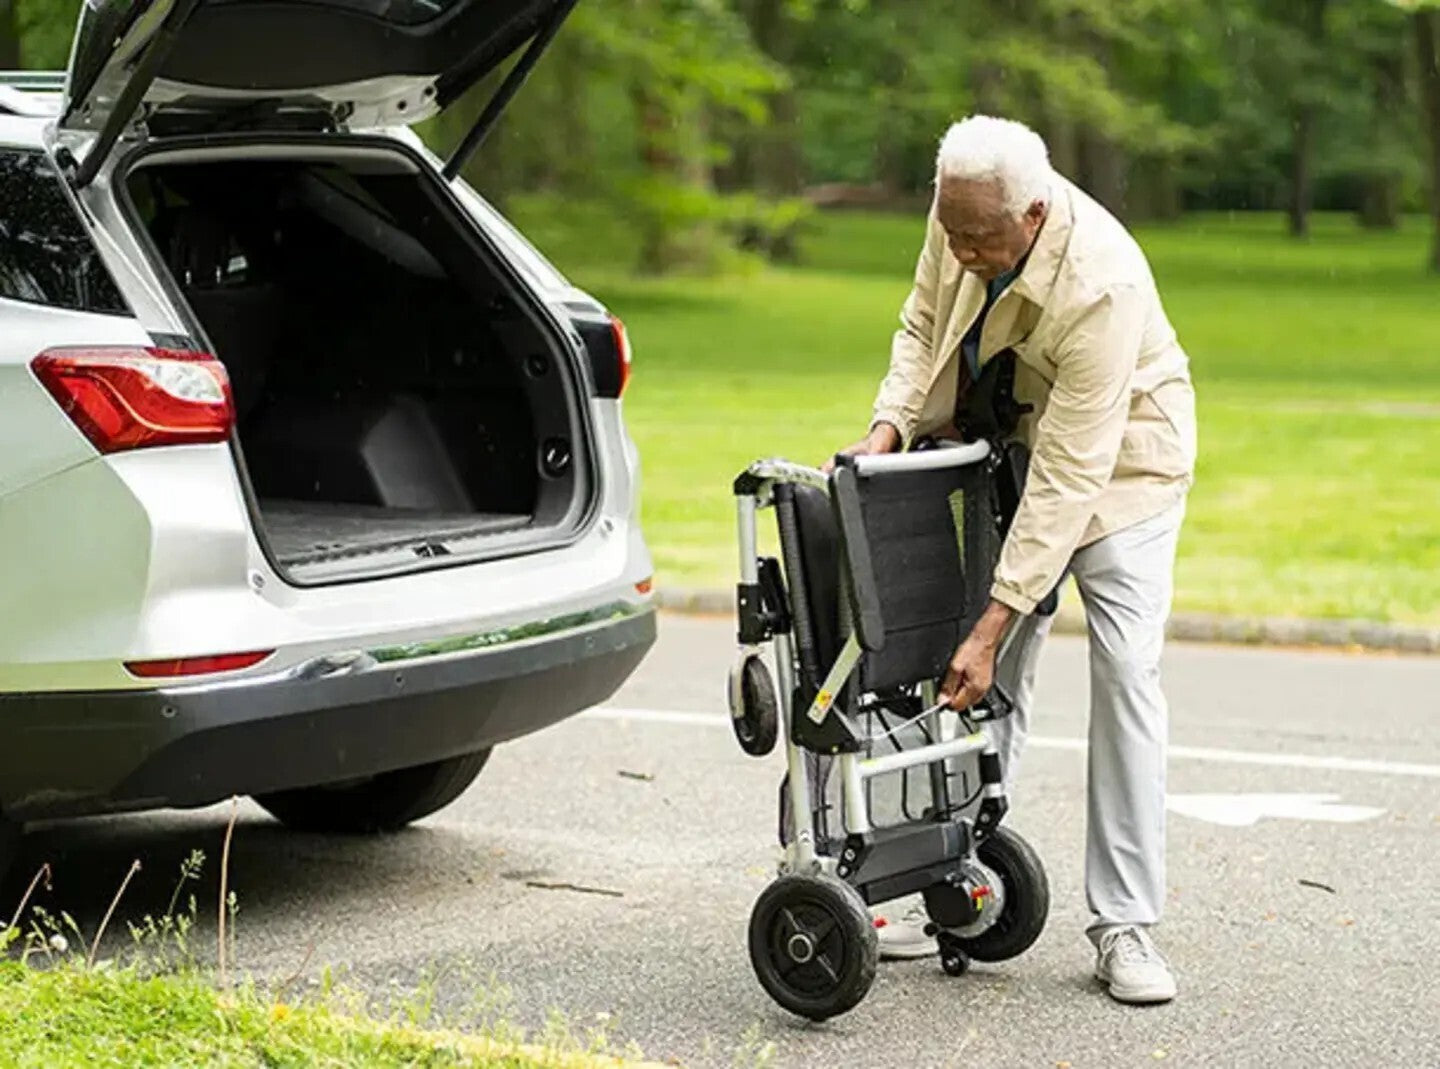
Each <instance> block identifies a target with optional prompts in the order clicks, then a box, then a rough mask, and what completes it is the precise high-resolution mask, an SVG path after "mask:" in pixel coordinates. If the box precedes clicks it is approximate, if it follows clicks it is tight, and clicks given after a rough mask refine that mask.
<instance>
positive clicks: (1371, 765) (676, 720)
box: [580, 705, 1440, 779]
mask: <svg viewBox="0 0 1440 1069" xmlns="http://www.w3.org/2000/svg"><path fill="white" fill-rule="evenodd" d="M580 715H581V716H584V717H589V718H591V719H595V720H635V721H638V722H641V723H648V724H678V725H681V726H683V727H706V728H728V727H729V726H730V718H729V717H728V716H716V715H715V714H714V713H686V712H682V711H680V710H678V709H627V708H622V707H619V706H609V705H603V706H599V707H597V708H595V709H590V710H588V711H587V712H584V713H582V714H580ZM1026 745H1027V746H1034V747H1035V748H1036V749H1039V750H1071V751H1075V752H1083V751H1084V750H1085V740H1084V739H1071V738H1063V737H1056V736H1050V735H1031V736H1030V738H1029V739H1027V740H1026ZM1170 756H1171V757H1172V758H1175V759H1177V760H1181V761H1211V762H1215V763H1217V764H1227V765H1266V766H1269V767H1271V768H1309V769H1316V770H1318V771H1323V772H1359V773H1363V774H1369V775H1373V776H1416V777H1419V778H1421V779H1440V765H1420V764H1414V763H1412V762H1407V761H1382V760H1378V759H1372V758H1363V757H1327V756H1323V755H1320V754H1290V753H1266V752H1264V751H1259V750H1221V749H1215V748H1212V747H1209V746H1171V747H1170Z"/></svg>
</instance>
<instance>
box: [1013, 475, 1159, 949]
mask: <svg viewBox="0 0 1440 1069" xmlns="http://www.w3.org/2000/svg"><path fill="white" fill-rule="evenodd" d="M1184 515H1185V504H1184V502H1183V501H1182V502H1180V503H1179V504H1176V505H1174V506H1172V507H1171V508H1170V509H1168V510H1167V511H1166V512H1164V513H1161V514H1160V515H1158V516H1155V517H1153V518H1152V519H1149V520H1145V521H1143V522H1141V523H1138V524H1136V525H1134V526H1132V527H1127V528H1125V529H1124V530H1121V531H1116V532H1115V533H1114V534H1111V535H1108V536H1106V537H1105V538H1102V539H1100V540H1099V541H1098V542H1094V543H1092V544H1091V545H1088V546H1086V547H1085V548H1084V549H1081V550H1079V551H1078V552H1077V553H1076V554H1075V556H1074V557H1073V558H1071V561H1070V567H1069V570H1068V574H1069V575H1071V576H1073V577H1074V579H1075V585H1076V587H1077V588H1078V589H1079V591H1080V600H1081V602H1082V603H1083V605H1084V607H1085V622H1086V628H1087V630H1088V632H1089V636H1090V731H1089V736H1090V737H1089V759H1088V768H1087V773H1086V799H1087V803H1086V835H1085V898H1086V901H1087V902H1088V904H1089V907H1090V912H1091V915H1092V920H1091V923H1090V925H1089V927H1088V928H1087V934H1088V935H1089V936H1090V938H1091V939H1092V941H1095V942H1097V943H1098V941H1099V938H1100V935H1101V934H1102V933H1103V932H1104V931H1105V929H1107V928H1110V927H1114V926H1115V925H1120V924H1137V925H1145V926H1148V925H1152V924H1155V923H1156V922H1158V921H1159V920H1160V915H1161V912H1162V910H1163V907H1164V904H1165V748H1166V741H1167V736H1168V730H1169V711H1168V709H1167V707H1166V704H1165V695H1164V694H1163V693H1162V692H1161V689H1160V653H1161V649H1162V648H1163V646H1164V642H1165V622H1166V619H1167V618H1168V617H1169V615H1170V602H1171V594H1172V591H1173V589H1174V569H1175V547H1176V544H1177V542H1178V540H1179V535H1180V526H1181V523H1182V521H1183V520H1184ZM1015 628H1016V630H1015V632H1014V636H1013V638H1012V640H1011V641H1010V643H1009V645H1008V646H1007V647H1006V648H1005V651H1004V654H1003V656H1002V657H1001V660H1000V663H999V664H998V665H997V666H996V678H997V679H998V680H999V681H1000V682H1001V683H1002V684H1003V685H1004V686H1005V687H1006V688H1007V689H1008V690H1009V692H1010V693H1011V695H1013V696H1014V698H1015V712H1014V714H1013V715H1012V716H1009V717H1007V718H1005V719H1004V720H999V721H995V722H993V723H991V724H989V725H987V730H989V731H990V732H992V735H991V738H992V739H993V740H994V742H995V746H996V749H998V750H999V751H1000V759H1001V766H1002V768H1003V770H1004V775H1005V781H1006V790H1007V793H1008V791H1009V790H1010V785H1011V784H1012V783H1013V782H1014V780H1015V775H1016V772H1017V770H1018V767H1019V763H1020V753H1021V750H1022V749H1023V747H1024V744H1025V737H1026V735H1027V734H1028V732H1029V725H1030V713H1031V709H1032V704H1033V702H1032V699H1033V696H1034V692H1035V668H1036V664H1037V662H1038V661H1039V655H1040V648H1041V646H1042V645H1043V642H1044V638H1045V635H1046V633H1047V632H1048V631H1049V629H1050V620H1049V619H1048V618H1040V617H1036V616H1027V617H1024V618H1022V619H1021V620H1019V621H1017V623H1016V624H1015Z"/></svg>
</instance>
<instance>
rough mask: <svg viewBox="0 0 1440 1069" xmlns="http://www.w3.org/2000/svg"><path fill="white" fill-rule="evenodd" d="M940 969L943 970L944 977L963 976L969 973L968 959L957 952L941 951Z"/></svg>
mask: <svg viewBox="0 0 1440 1069" xmlns="http://www.w3.org/2000/svg"><path fill="white" fill-rule="evenodd" d="M940 968H942V969H944V970H945V975H946V976H964V975H965V974H966V973H967V972H969V971H970V959H969V958H967V957H966V956H965V955H964V954H962V953H961V952H960V951H958V950H951V951H948V952H947V951H942V952H941V954H940Z"/></svg>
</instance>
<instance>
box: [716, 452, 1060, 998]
mask: <svg viewBox="0 0 1440 1069" xmlns="http://www.w3.org/2000/svg"><path fill="white" fill-rule="evenodd" d="M927 444H928V445H929V447H928V448H926V447H922V448H919V449H917V450H915V451H912V452H907V453H900V454H891V455H884V456H863V457H848V456H840V457H837V458H836V466H835V469H834V471H833V472H832V473H831V474H830V475H828V476H827V475H824V474H822V473H821V472H820V471H819V470H817V469H814V468H808V467H804V466H801V465H798V464H793V463H789V462H787V461H783V460H765V461H759V462H757V463H755V464H753V465H751V466H750V467H749V468H748V469H747V470H746V471H745V472H743V473H742V474H741V475H740V476H739V477H738V478H737V479H736V480H735V486H734V489H735V494H736V498H737V505H738V533H739V542H740V573H741V578H740V583H739V585H738V588H737V614H738V622H739V641H740V656H739V658H738V660H737V663H736V665H735V667H734V669H733V670H732V672H731V675H730V679H729V702H730V711H731V716H732V725H733V727H734V730H735V735H736V738H737V741H738V742H739V743H740V746H741V747H742V748H743V749H744V750H745V751H746V752H747V753H750V754H752V755H755V756H762V755H764V754H767V753H769V752H770V751H771V750H773V748H774V746H775V744H776V742H777V739H778V738H779V736H780V734H781V732H782V731H783V734H784V745H785V754H786V765H787V773H786V776H785V780H784V782H783V783H782V785H781V828H780V837H781V841H782V842H783V843H784V844H785V857H784V861H783V862H782V864H781V866H780V875H779V876H778V878H777V879H775V880H774V882H772V883H771V884H770V886H769V887H768V888H766V890H765V891H764V892H763V893H762V894H761V895H760V898H759V900H758V901H757V902H756V904H755V907H754V910H753V912H752V914H751V918H750V932H749V949H750V959H751V963H752V965H753V966H754V969H755V973H756V975H757V977H758V978H759V980H760V983H761V985H762V986H763V987H764V988H765V990H766V991H767V992H768V993H769V994H770V996H771V997H772V998H773V999H774V1000H775V1001H776V1002H777V1003H779V1004H780V1005H781V1006H783V1007H784V1008H785V1009H787V1010H789V1011H791V1012H792V1013H795V1014H797V1015H800V1016H802V1017H806V1018H809V1019H812V1020H816V1021H821V1020H825V1019H827V1018H830V1017H834V1016H837V1015H839V1014H842V1013H845V1012H847V1011H848V1010H850V1009H852V1008H854V1007H855V1006H856V1005H858V1004H859V1003H860V1001H861V1000H862V999H864V997H865V995H866V994H867V992H868V991H869V989H870V986H871V984H872V982H873V981H874V978H875V971H876V963H877V958H878V938H877V932H876V929H875V924H874V922H873V921H872V919H871V916H870V914H869V911H868V909H867V907H868V906H873V905H877V904H880V903H883V902H888V901H891V900H893V899H897V898H900V897H902V896H907V895H912V894H915V893H917V892H918V893H920V894H921V895H923V897H924V902H925V908H926V912H927V913H928V915H929V918H930V923H929V925H927V929H926V931H927V933H928V934H930V935H932V936H933V937H934V938H935V939H936V941H937V949H938V952H939V958H940V962H941V965H942V967H943V969H944V970H945V972H947V973H948V974H950V975H953V976H959V975H961V974H963V973H964V972H965V971H966V969H967V968H968V967H969V963H970V961H971V960H972V959H973V960H976V961H986V962H993V961H1002V960H1006V959H1009V958H1013V957H1015V956H1017V955H1019V954H1021V953H1023V952H1024V951H1025V950H1026V949H1028V948H1029V947H1030V946H1031V944H1032V943H1034V941H1035V939H1036V938H1037V937H1038V936H1039V935H1040V932H1041V930H1042V928H1043V927H1044V925H1045V921H1046V918H1047V915H1048V912H1049V888H1048V883H1047V881H1046V876H1045V871H1044V868H1043V866H1042V865H1041V863H1040V860H1039V858H1038V857H1037V856H1036V854H1035V853H1034V851H1033V850H1032V849H1031V848H1030V847H1029V845H1028V844H1026V843H1025V841H1024V840H1023V839H1021V837H1020V836H1018V835H1016V834H1015V833H1014V832H1013V831H1011V830H1010V829H1009V828H1007V827H1004V826H1003V824H1002V821H1003V819H1004V817H1005V813H1006V807H1007V802H1006V796H1005V792H1004V785H1003V778H1002V774H1001V763H1000V756H999V754H998V753H997V752H996V750H995V748H994V746H993V745H992V743H991V742H990V740H989V739H988V737H987V735H986V734H985V732H984V730H983V726H982V725H983V723H984V722H985V721H989V720H993V719H996V718H999V717H1003V716H1006V715H1008V714H1009V713H1010V712H1011V710H1012V705H1011V699H1010V697H1009V696H1008V695H1007V694H1006V693H1005V692H1004V690H1003V689H1002V688H1001V687H999V686H996V687H993V688H992V689H991V692H990V694H988V695H987V696H986V697H985V698H984V699H983V700H982V701H981V702H980V703H978V704H977V705H975V706H974V707H972V708H970V709H968V710H965V711H964V712H960V713H957V712H954V711H952V710H950V709H948V708H947V707H945V705H944V704H943V703H942V702H940V701H939V700H937V691H938V687H939V684H940V682H941V681H942V679H943V676H944V673H945V670H946V668H947V666H948V664H949V661H950V657H951V655H952V654H953V653H954V651H955V648H956V647H957V646H958V645H959V643H960V642H961V640H962V639H964V637H965V636H966V634H968V632H969V629H970V627H971V626H972V625H973V624H974V623H975V621H976V620H977V619H978V618H979V616H980V613H981V612H982V611H983V610H984V608H985V606H986V604H987V602H988V597H989V589H990V586H991V582H992V578H993V574H994V569H995V564H996V561H997V558H998V555H999V548H1000V545H1001V544H1002V542H1003V538H1004V534H1005V531H1006V529H1007V527H1008V519H1009V518H1010V517H1013V514H1014V507H1015V504H1016V502H1017V501H1018V497H1019V494H1020V492H1021V490H1022V489H1023V471H1024V459H1025V458H1024V454H1023V449H1022V447H1019V446H1004V445H1000V444H992V442H991V441H989V440H987V439H984V438H981V439H978V440H974V441H970V442H968V443H965V444H955V443H944V444H940V443H927ZM767 507H773V509H774V512H775V517H776V524H777V528H778V535H779V539H778V541H779V548H780V558H779V559H778V560H777V559H776V558H774V557H761V556H759V554H758V538H757V529H756V525H757V516H758V513H759V511H760V510H761V509H764V508H767ZM767 643H768V644H770V646H771V649H772V653H773V674H772V670H771V668H770V667H769V666H767V664H766V660H765V657H764V646H765V644H767ZM1002 655H1003V651H1002Z"/></svg>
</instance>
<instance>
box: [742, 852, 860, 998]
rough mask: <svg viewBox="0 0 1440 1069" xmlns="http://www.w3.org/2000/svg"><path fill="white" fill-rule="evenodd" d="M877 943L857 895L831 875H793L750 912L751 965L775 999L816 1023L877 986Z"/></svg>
mask: <svg viewBox="0 0 1440 1069" xmlns="http://www.w3.org/2000/svg"><path fill="white" fill-rule="evenodd" d="M879 958H880V948H879V942H878V940H877V938H876V935H875V925H874V922H873V921H872V920H871V918H870V911H869V910H867V909H866V908H865V903H864V902H863V901H862V900H861V898H860V895H859V893H858V892H857V891H856V890H855V889H854V888H853V887H851V886H850V885H849V884H848V883H844V882H843V881H841V880H837V879H835V878H834V877H832V876H824V875H821V876H811V875H804V874H798V873H797V874H792V875H788V876H781V877H780V878H779V879H778V880H776V881H775V882H774V883H772V884H771V885H770V886H769V887H767V888H766V889H765V890H764V892H763V893H762V894H761V895H760V898H759V899H758V900H757V901H756V903H755V909H754V911H753V912H752V913H751V914H750V964H751V965H753V966H754V968H755V975H756V977H757V978H758V979H759V980H760V984H761V986H762V987H764V988H765V990H766V992H768V993H769V995H770V997H771V998H773V999H774V1000H775V1001H776V1002H778V1003H779V1004H780V1005H781V1006H783V1007H784V1008H785V1009H787V1010H789V1011H790V1012H791V1013H794V1014H796V1015H798V1016H800V1017H806V1018H809V1019H810V1020H812V1021H824V1020H828V1019H829V1018H831V1017H838V1016H839V1015H840V1014H842V1013H845V1012H847V1011H849V1010H852V1009H854V1008H855V1007H856V1006H857V1005H859V1004H860V1001H861V999H863V998H864V997H865V995H866V994H867V993H868V992H869V990H870V985H871V984H873V983H874V982H875V967H876V964H877V963H878V961H879Z"/></svg>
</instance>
